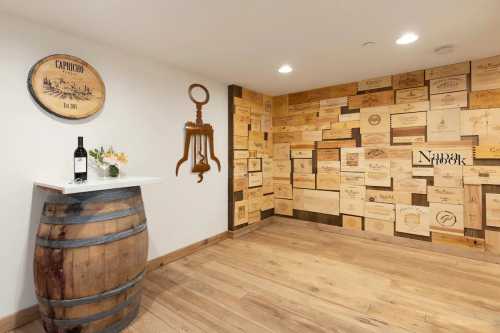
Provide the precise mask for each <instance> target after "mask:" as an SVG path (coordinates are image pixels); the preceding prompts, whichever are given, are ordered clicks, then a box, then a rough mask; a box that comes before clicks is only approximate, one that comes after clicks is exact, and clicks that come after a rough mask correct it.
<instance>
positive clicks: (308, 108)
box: [288, 102, 319, 114]
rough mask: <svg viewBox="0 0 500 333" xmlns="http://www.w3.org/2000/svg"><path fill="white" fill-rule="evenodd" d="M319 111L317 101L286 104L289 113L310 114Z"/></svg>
mask: <svg viewBox="0 0 500 333" xmlns="http://www.w3.org/2000/svg"><path fill="white" fill-rule="evenodd" d="M318 112H319V102H310V103H301V104H295V105H289V106H288V113H289V114H310V113H316V114H317V113H318Z"/></svg>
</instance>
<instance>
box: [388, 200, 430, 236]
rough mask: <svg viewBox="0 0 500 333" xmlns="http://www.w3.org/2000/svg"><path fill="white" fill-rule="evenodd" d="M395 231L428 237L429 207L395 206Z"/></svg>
mask: <svg viewBox="0 0 500 333" xmlns="http://www.w3.org/2000/svg"><path fill="white" fill-rule="evenodd" d="M396 231H398V232H402V233H406V234H413V235H420V236H430V234H431V232H430V209H429V207H422V206H413V205H405V204H396Z"/></svg>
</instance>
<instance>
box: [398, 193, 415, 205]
mask: <svg viewBox="0 0 500 333" xmlns="http://www.w3.org/2000/svg"><path fill="white" fill-rule="evenodd" d="M412 197H413V195H412V194H411V193H410V192H394V203H395V204H403V205H411V204H412V201H413V199H412Z"/></svg>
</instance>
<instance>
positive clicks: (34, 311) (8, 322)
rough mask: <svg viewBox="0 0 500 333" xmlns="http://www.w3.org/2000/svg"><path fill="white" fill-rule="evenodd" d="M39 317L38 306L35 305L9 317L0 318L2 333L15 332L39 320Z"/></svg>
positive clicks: (0, 331) (0, 332) (0, 330)
mask: <svg viewBox="0 0 500 333" xmlns="http://www.w3.org/2000/svg"><path fill="white" fill-rule="evenodd" d="M39 317H40V313H39V312H38V305H33V306H30V307H29V308H26V309H23V310H20V311H18V312H16V313H14V314H11V315H9V316H6V317H3V318H0V333H6V332H9V331H12V330H15V329H16V328H19V327H21V326H24V325H26V324H29V323H31V322H32V321H35V320H37V319H38V318H39Z"/></svg>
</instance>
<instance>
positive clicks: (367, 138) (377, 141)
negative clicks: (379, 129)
mask: <svg viewBox="0 0 500 333" xmlns="http://www.w3.org/2000/svg"><path fill="white" fill-rule="evenodd" d="M390 142H391V134H390V132H383V133H364V134H362V135H361V145H362V146H380V145H388V144H389V143H390Z"/></svg>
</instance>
